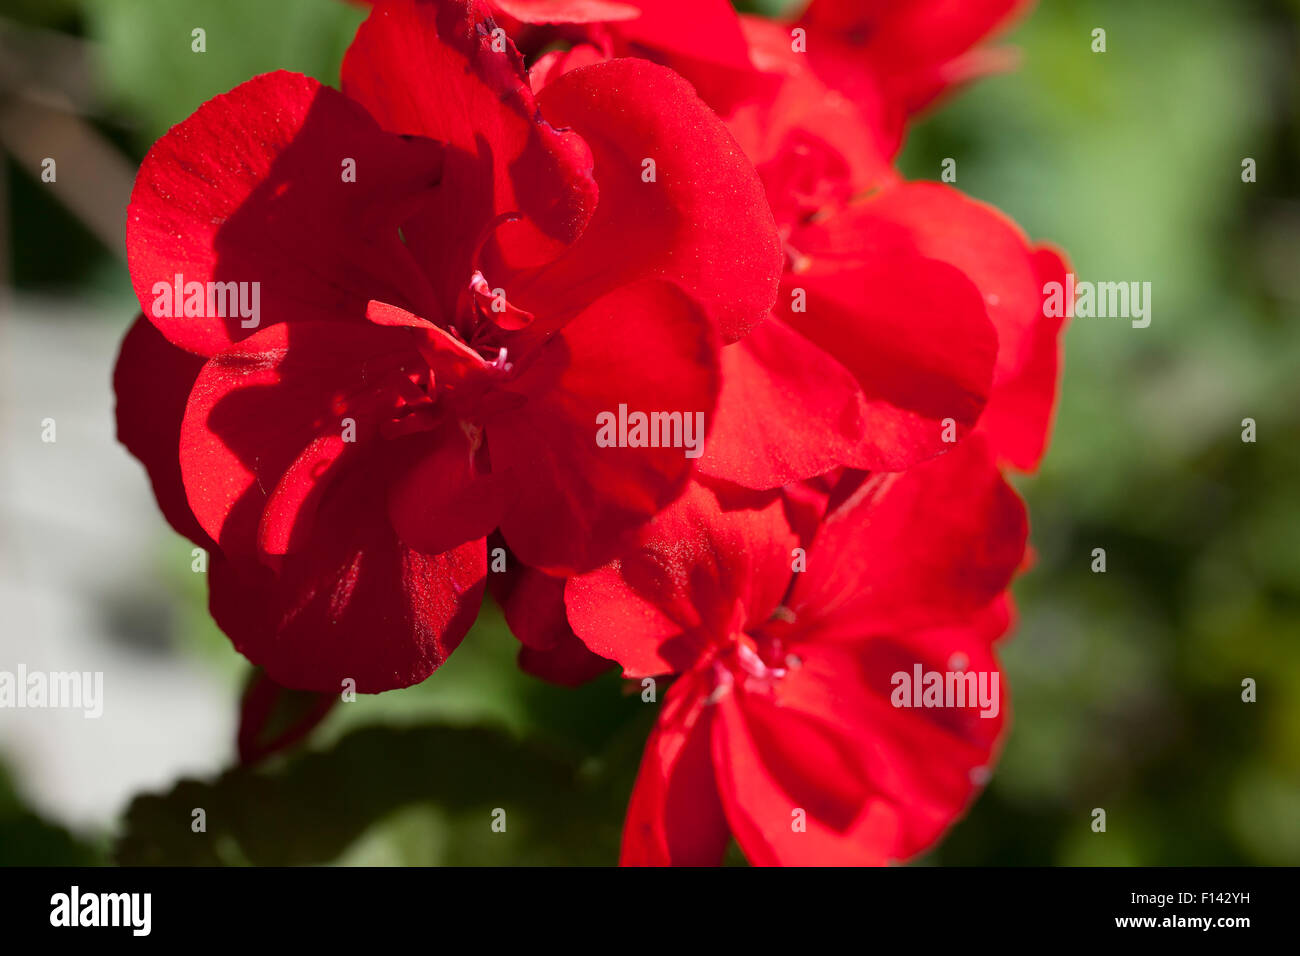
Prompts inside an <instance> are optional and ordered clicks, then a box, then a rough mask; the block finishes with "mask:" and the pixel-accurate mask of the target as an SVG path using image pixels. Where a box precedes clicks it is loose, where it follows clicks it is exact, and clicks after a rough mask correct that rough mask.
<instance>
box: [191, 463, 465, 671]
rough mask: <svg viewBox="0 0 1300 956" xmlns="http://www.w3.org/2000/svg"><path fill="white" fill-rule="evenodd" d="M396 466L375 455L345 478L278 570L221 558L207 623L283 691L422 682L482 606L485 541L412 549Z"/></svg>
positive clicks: (213, 581) (214, 574)
mask: <svg viewBox="0 0 1300 956" xmlns="http://www.w3.org/2000/svg"><path fill="white" fill-rule="evenodd" d="M389 467H391V463H390V462H387V461H384V460H383V456H379V457H378V460H375V458H374V456H372V457H371V460H369V461H367V462H365V463H359V464H358V465H356V466H354V467H349V468H347V469H346V470H345V473H344V474H343V475H340V476H339V477H338V478H337V480H336V482H335V484H334V487H333V489H332V492H331V494H330V496H329V497H328V498H327V499H326V500H325V502H324V503H323V504H322V505H321V511H320V514H319V516H318V520H317V521H316V522H315V523H314V524H313V525H312V530H311V535H310V537H309V539H308V541H307V547H305V548H304V549H303V550H302V551H301V552H297V553H294V554H290V555H288V556H286V557H285V558H284V559H283V561H282V563H281V568H280V571H279V574H278V575H277V574H273V573H272V572H270V571H269V570H267V569H266V568H264V567H259V566H256V565H251V564H248V563H241V564H239V565H235V564H234V563H232V562H231V561H229V560H227V559H225V558H224V557H221V556H214V560H213V563H212V565H211V569H210V584H211V601H210V604H211V610H212V616H213V617H214V618H215V619H216V621H217V623H218V624H219V625H220V626H221V628H222V630H224V631H225V632H226V634H227V635H229V637H230V638H231V640H232V641H233V642H234V644H235V647H236V648H237V649H238V650H239V651H240V652H241V653H243V654H244V655H245V656H247V657H248V659H249V660H251V661H252V662H253V663H254V664H258V665H260V666H261V667H264V668H265V669H266V672H267V673H268V674H269V675H270V676H271V677H272V678H273V679H274V680H276V681H277V682H278V683H280V684H283V685H284V686H285V687H292V688H296V689H300V690H314V691H320V692H322V693H335V694H337V693H339V692H340V691H341V690H342V689H343V683H342V682H343V681H344V680H345V679H348V678H351V679H352V680H354V681H355V682H356V689H357V690H358V691H360V692H363V693H378V692H380V691H384V690H391V689H393V688H396V687H406V686H408V685H410V684H414V683H418V682H419V681H422V680H424V679H425V678H426V677H428V676H429V674H431V673H432V672H433V671H434V670H435V669H436V668H437V667H438V666H439V665H441V664H442V662H443V661H444V660H446V658H447V656H448V655H449V654H450V653H451V652H452V651H453V650H454V649H455V648H456V646H457V645H458V644H459V643H460V640H461V638H462V637H464V635H465V633H466V631H468V630H469V628H470V625H471V624H473V622H474V618H475V616H476V615H477V614H478V609H479V605H480V603H481V602H482V598H483V590H484V577H485V574H486V550H485V546H484V542H483V541H482V540H479V541H473V542H470V543H469V544H465V545H462V546H461V547H459V548H456V549H455V550H452V551H448V552H445V553H443V554H438V555H432V556H430V555H424V554H421V553H419V552H417V551H413V550H411V549H410V548H407V547H405V546H404V545H403V544H402V543H401V541H400V540H399V539H398V538H397V535H396V534H395V533H394V531H393V529H392V527H391V526H390V525H389V524H388V520H387V514H386V509H385V503H384V491H385V484H384V482H385V480H386V476H387V474H388V473H389V472H388V469H389Z"/></svg>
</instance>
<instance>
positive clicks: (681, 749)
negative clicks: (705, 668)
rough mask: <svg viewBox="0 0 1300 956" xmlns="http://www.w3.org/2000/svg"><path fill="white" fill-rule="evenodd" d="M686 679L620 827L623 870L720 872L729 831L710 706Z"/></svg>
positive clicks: (658, 728) (669, 699)
mask: <svg viewBox="0 0 1300 956" xmlns="http://www.w3.org/2000/svg"><path fill="white" fill-rule="evenodd" d="M706 696H707V689H706V688H703V687H702V686H700V684H699V682H698V681H697V678H696V675H694V674H688V675H686V676H684V677H682V678H681V679H679V680H678V681H677V682H676V683H674V684H673V686H672V687H670V688H669V689H668V693H667V695H666V696H665V697H664V702H663V711H662V712H661V713H660V715H659V720H658V722H657V723H656V724H655V728H654V730H653V731H651V734H650V739H649V740H648V741H647V742H646V749H645V754H644V756H643V757H642V758H641V769H640V771H639V772H638V773H637V778H636V786H635V787H634V788H633V790H632V799H631V802H630V803H629V804H628V808H627V820H626V822H625V823H624V825H623V850H622V853H621V855H620V857H619V863H620V865H622V866H717V865H718V864H719V863H721V862H722V855H723V853H724V852H725V851H726V848H727V840H728V838H729V836H730V831H729V829H728V827H727V821H726V818H725V817H724V816H723V813H722V805H721V803H720V802H719V799H718V790H717V787H716V785H715V784H714V779H713V758H712V755H711V754H710V751H709V737H710V729H711V725H712V722H713V713H714V711H713V708H711V707H707V706H705V705H704V699H705V697H706Z"/></svg>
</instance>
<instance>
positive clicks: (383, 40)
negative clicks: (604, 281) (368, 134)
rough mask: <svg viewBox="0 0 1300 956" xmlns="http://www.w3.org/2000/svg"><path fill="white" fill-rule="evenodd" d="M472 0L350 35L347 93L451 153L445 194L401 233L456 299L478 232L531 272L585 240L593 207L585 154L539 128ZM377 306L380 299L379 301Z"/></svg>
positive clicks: (393, 8) (574, 142) (400, 0)
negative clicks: (501, 223) (511, 222)
mask: <svg viewBox="0 0 1300 956" xmlns="http://www.w3.org/2000/svg"><path fill="white" fill-rule="evenodd" d="M496 29H498V28H497V27H496V24H495V23H494V22H493V21H492V19H491V17H490V16H489V12H488V9H487V7H486V6H485V5H484V4H483V3H480V2H478V0H443V2H440V3H426V2H419V0H389V2H385V3H383V4H380V5H379V6H377V7H376V8H375V10H374V12H373V13H372V14H371V15H370V17H369V19H367V20H366V22H365V23H363V24H362V25H361V28H360V29H359V30H358V31H357V36H356V39H355V40H354V41H353V43H352V46H351V47H349V49H348V52H347V55H346V56H345V57H344V60H343V71H342V79H343V90H344V92H345V93H347V94H348V95H349V96H351V97H353V98H354V99H356V100H357V101H358V102H360V103H362V104H363V105H364V106H365V107H366V108H367V109H368V110H369V111H370V113H371V115H372V116H374V117H375V119H377V120H378V121H379V123H380V125H381V126H383V127H384V129H387V130H389V131H391V132H394V133H406V134H416V135H419V136H427V137H429V138H431V139H436V140H440V141H442V142H445V143H447V159H446V165H445V169H444V176H443V182H444V188H443V189H440V190H439V191H438V194H437V196H436V197H435V199H434V201H433V202H432V203H430V205H429V206H428V207H427V208H426V210H425V213H424V215H422V216H421V217H420V219H419V220H417V221H415V222H412V223H411V224H410V225H409V227H408V228H406V229H404V231H403V234H404V235H405V237H406V241H407V243H408V244H409V245H410V247H411V249H412V250H413V251H414V252H415V254H416V256H417V257H418V258H419V259H420V260H421V262H422V264H423V265H424V267H425V268H426V269H427V270H428V271H429V272H430V273H431V274H432V275H434V276H436V280H435V281H436V284H437V286H438V289H439V292H440V294H441V295H443V296H444V297H449V298H448V299H447V301H454V296H455V295H456V294H457V293H458V292H459V290H460V288H461V287H462V286H463V285H464V284H465V283H466V282H468V281H469V278H470V275H471V274H472V273H473V271H474V269H475V268H476V264H475V263H474V262H473V260H472V255H473V251H474V249H475V248H476V247H477V246H478V243H479V239H480V238H481V236H482V234H483V232H484V230H485V229H487V228H488V227H489V226H490V224H491V223H493V222H494V221H495V220H496V219H497V218H498V217H499V216H501V215H503V214H506V213H521V214H522V215H523V217H524V218H523V219H522V220H521V221H520V222H519V223H518V224H517V226H516V227H515V228H513V229H511V230H508V231H506V232H503V233H501V234H500V235H498V236H496V237H495V239H494V242H495V248H494V252H495V254H497V255H499V256H500V257H501V258H502V259H503V260H504V262H505V263H506V265H508V266H511V267H523V266H533V265H538V264H540V263H542V262H545V261H547V260H548V259H550V258H552V257H553V256H554V255H555V254H556V253H557V252H559V250H560V249H562V248H563V246H564V245H565V244H566V243H568V242H571V241H572V240H573V239H574V238H575V237H577V235H578V234H579V233H580V232H581V231H582V229H583V227H584V226H585V225H586V224H587V220H588V219H589V217H590V216H591V214H592V210H594V209H595V207H596V197H597V191H596V186H595V183H594V182H593V180H592V178H591V154H590V152H589V150H588V149H587V146H586V144H585V143H584V142H583V141H582V138H581V137H580V136H578V135H577V134H575V133H571V132H564V131H560V130H557V129H556V128H555V127H553V126H552V125H550V124H549V123H547V122H546V121H545V120H544V119H542V117H541V115H540V114H539V113H538V110H537V105H536V103H535V102H534V100H533V94H532V90H531V88H530V87H529V85H528V77H527V74H526V72H525V70H524V66H523V61H522V59H521V58H520V56H519V54H518V53H517V52H516V50H515V48H514V44H513V43H511V42H510V41H509V39H508V38H507V37H506V36H505V33H504V30H503V31H502V32H501V33H498V34H494V33H493V31H494V30H496ZM376 298H381V297H380V296H376Z"/></svg>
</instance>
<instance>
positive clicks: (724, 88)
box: [611, 0, 755, 114]
mask: <svg viewBox="0 0 1300 956" xmlns="http://www.w3.org/2000/svg"><path fill="white" fill-rule="evenodd" d="M628 2H629V3H632V4H634V5H635V6H637V7H640V9H641V16H639V17H637V18H636V19H635V20H628V21H624V22H621V23H619V24H617V25H616V27H615V28H614V30H612V31H611V32H612V33H613V34H614V37H615V40H616V41H617V42H616V46H617V47H618V53H619V55H626V56H643V57H646V58H648V59H652V60H655V61H656V62H659V63H663V64H664V65H666V66H669V67H671V68H672V69H673V71H674V72H676V73H678V74H680V75H681V76H683V77H685V78H686V79H687V80H689V81H690V82H691V84H692V85H693V86H694V87H695V89H696V90H698V91H699V94H700V96H701V97H702V98H703V99H704V100H705V102H707V103H708V104H709V105H710V106H712V107H713V108H714V109H715V110H717V111H718V112H719V113H722V114H725V113H727V112H729V111H730V109H731V107H732V106H733V105H734V104H735V103H736V102H738V101H740V100H743V99H745V98H746V96H747V95H748V94H749V92H750V91H751V90H752V89H753V84H754V80H755V71H754V67H753V65H752V64H751V63H750V60H749V50H748V45H747V44H746V42H745V37H744V34H743V33H742V32H741V29H740V18H739V17H738V16H737V15H736V11H735V8H734V7H732V5H731V3H730V2H729V0H628ZM684 24H689V27H686V26H684Z"/></svg>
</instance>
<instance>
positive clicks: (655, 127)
mask: <svg viewBox="0 0 1300 956" xmlns="http://www.w3.org/2000/svg"><path fill="white" fill-rule="evenodd" d="M538 101H539V103H540V104H541V106H542V109H543V111H544V112H545V114H546V116H547V117H548V118H550V119H551V121H552V122H555V123H562V124H564V125H566V126H569V127H572V128H573V129H574V130H576V131H577V132H578V133H580V134H581V135H582V136H583V138H584V139H585V140H586V141H587V143H588V144H589V145H590V146H591V150H592V153H593V155H594V156H595V176H596V181H597V182H598V183H599V184H600V204H599V206H598V207H597V209H596V214H595V216H594V217H593V218H592V220H591V223H590V225H589V226H588V227H587V230H586V232H584V233H583V235H582V238H581V239H579V240H578V242H576V243H575V244H574V245H573V246H572V248H570V249H569V250H568V251H567V252H566V253H565V255H564V256H563V257H562V258H560V259H559V260H557V261H556V262H555V263H553V264H552V265H550V266H548V267H546V268H545V269H542V270H540V271H539V272H536V273H533V274H531V275H529V276H523V277H520V280H519V281H518V282H517V283H515V284H514V285H512V286H511V297H512V299H514V300H517V301H518V304H519V305H520V306H521V307H522V308H525V309H527V310H528V311H530V312H535V313H538V314H541V313H542V312H543V311H546V312H548V313H552V314H553V313H556V312H561V313H568V314H572V313H573V312H574V311H576V310H577V309H578V308H580V307H581V305H582V304H584V303H586V302H590V301H591V300H592V299H594V298H597V297H599V296H600V295H603V294H604V293H606V292H608V291H609V290H611V289H615V288H617V287H619V286H621V285H627V284H629V283H631V282H633V281H636V280H638V279H643V278H651V277H654V278H663V279H669V280H672V281H673V282H676V283H677V284H678V285H679V286H681V287H682V288H683V289H685V290H686V292H687V293H688V294H689V295H690V296H691V297H692V298H694V299H695V300H696V301H698V302H699V303H700V304H701V305H702V306H703V307H704V309H705V311H706V312H707V313H708V314H709V316H710V317H711V318H712V319H713V320H714V321H716V322H717V323H718V325H719V328H720V329H721V331H722V336H723V339H724V341H728V342H731V341H735V340H736V339H738V338H739V337H741V336H742V335H744V334H745V333H746V332H747V331H748V330H749V329H750V328H751V327H753V326H754V325H755V324H756V323H758V322H759V321H760V320H761V319H763V318H764V317H765V316H766V315H767V313H768V310H769V309H770V308H771V306H772V301H773V298H774V296H775V292H776V284H777V282H778V280H779V277H780V274H781V264H782V256H781V246H780V240H779V239H778V237H777V233H776V226H775V223H774V221H773V219H772V213H771V210H770V209H769V208H768V205H767V200H766V198H765V196H764V193H763V186H762V183H761V182H760V181H759V179H758V176H757V174H756V173H755V172H754V168H753V166H752V165H750V162H749V160H748V159H746V158H745V156H744V154H743V153H742V152H741V150H740V147H739V146H737V145H736V142H735V141H734V140H733V139H732V138H731V135H730V134H729V133H728V132H727V130H726V128H725V127H724V126H723V125H722V122H721V121H720V120H719V119H718V118H717V116H715V115H714V113H713V111H712V110H710V109H709V107H708V106H707V105H706V104H705V103H704V102H703V101H702V100H701V99H700V98H699V96H697V95H696V93H695V91H694V90H693V89H691V87H690V84H688V83H686V82H685V81H684V80H682V78H681V77H679V76H677V75H676V74H675V73H673V72H672V71H671V70H668V69H665V68H664V67H661V66H657V65H655V64H653V63H649V62H646V61H644V60H632V59H627V60H611V61H609V62H607V63H598V64H596V65H594V66H589V67H584V68H582V69H578V70H574V71H573V72H571V73H566V74H565V75H564V76H562V77H560V78H558V79H556V80H555V81H554V82H552V83H551V84H550V85H549V86H547V87H546V88H545V89H544V90H543V91H542V92H541V94H540V95H539V96H538ZM646 160H653V161H654V164H655V166H654V172H655V181H653V182H646V181H644V180H643V172H644V171H645V170H646V169H647V168H648V167H647V166H646V165H645V161H646Z"/></svg>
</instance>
